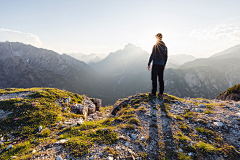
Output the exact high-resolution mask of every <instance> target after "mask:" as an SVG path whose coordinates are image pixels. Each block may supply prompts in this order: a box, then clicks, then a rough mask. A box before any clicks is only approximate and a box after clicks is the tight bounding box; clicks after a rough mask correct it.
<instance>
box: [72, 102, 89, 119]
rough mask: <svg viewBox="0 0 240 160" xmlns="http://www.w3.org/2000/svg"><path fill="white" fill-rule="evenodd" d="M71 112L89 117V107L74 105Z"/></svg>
mask: <svg viewBox="0 0 240 160" xmlns="http://www.w3.org/2000/svg"><path fill="white" fill-rule="evenodd" d="M71 111H72V112H74V113H76V114H82V115H83V116H84V117H85V118H86V117H87V116H88V107H87V106H85V105H81V104H73V106H72V107H71Z"/></svg>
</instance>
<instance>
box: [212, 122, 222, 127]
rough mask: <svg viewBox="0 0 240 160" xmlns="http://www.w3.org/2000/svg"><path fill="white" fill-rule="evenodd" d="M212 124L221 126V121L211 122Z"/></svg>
mask: <svg viewBox="0 0 240 160" xmlns="http://www.w3.org/2000/svg"><path fill="white" fill-rule="evenodd" d="M213 124H214V125H215V126H217V127H222V126H223V123H222V122H213Z"/></svg>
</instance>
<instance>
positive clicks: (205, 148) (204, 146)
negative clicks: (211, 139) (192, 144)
mask: <svg viewBox="0 0 240 160" xmlns="http://www.w3.org/2000/svg"><path fill="white" fill-rule="evenodd" d="M196 146H197V147H198V148H199V149H200V151H202V152H203V153H214V152H216V151H217V149H216V148H214V146H212V145H211V144H209V143H204V142H198V143H197V144H196Z"/></svg>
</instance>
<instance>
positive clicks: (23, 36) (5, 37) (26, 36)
mask: <svg viewBox="0 0 240 160" xmlns="http://www.w3.org/2000/svg"><path fill="white" fill-rule="evenodd" d="M0 41H2V42H4V41H10V42H22V43H25V44H31V45H33V46H36V47H42V45H43V44H42V42H41V40H40V39H39V37H38V36H37V35H35V34H32V33H23V32H20V31H14V30H10V29H3V28H1V29H0Z"/></svg>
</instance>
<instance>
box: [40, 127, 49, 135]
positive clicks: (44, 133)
mask: <svg viewBox="0 0 240 160" xmlns="http://www.w3.org/2000/svg"><path fill="white" fill-rule="evenodd" d="M50 133H51V131H50V130H49V129H48V128H47V129H43V130H42V132H41V136H43V137H48V136H49V135H50Z"/></svg>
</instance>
